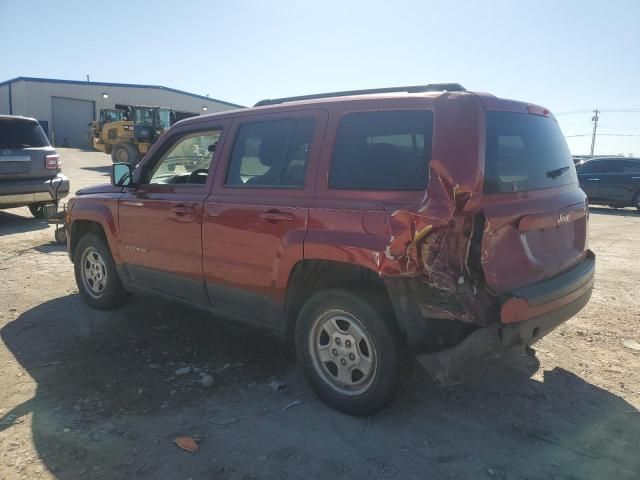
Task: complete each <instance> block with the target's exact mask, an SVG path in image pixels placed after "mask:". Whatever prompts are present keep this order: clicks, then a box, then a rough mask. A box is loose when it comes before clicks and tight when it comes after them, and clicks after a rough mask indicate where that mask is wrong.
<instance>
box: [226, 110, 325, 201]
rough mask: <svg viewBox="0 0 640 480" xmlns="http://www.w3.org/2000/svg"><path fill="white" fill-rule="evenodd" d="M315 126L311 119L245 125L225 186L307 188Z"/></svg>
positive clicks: (234, 147)
mask: <svg viewBox="0 0 640 480" xmlns="http://www.w3.org/2000/svg"><path fill="white" fill-rule="evenodd" d="M313 127H314V121H313V119H310V118H304V119H291V120H273V121H269V122H258V123H247V124H245V125H242V126H241V127H240V129H239V130H238V134H237V136H236V141H235V144H234V146H233V153H232V154H231V162H230V164H229V170H228V172H227V178H226V181H225V185H232V186H237V187H272V188H274V187H275V188H277V187H303V186H304V177H305V171H306V167H307V157H308V155H309V148H310V146H311V141H312V138H313Z"/></svg>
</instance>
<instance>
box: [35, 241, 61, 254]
mask: <svg viewBox="0 0 640 480" xmlns="http://www.w3.org/2000/svg"><path fill="white" fill-rule="evenodd" d="M33 249H34V250H36V251H37V252H40V253H60V252H66V251H67V244H66V243H63V242H56V241H51V242H49V243H45V244H43V245H38V246H36V247H33Z"/></svg>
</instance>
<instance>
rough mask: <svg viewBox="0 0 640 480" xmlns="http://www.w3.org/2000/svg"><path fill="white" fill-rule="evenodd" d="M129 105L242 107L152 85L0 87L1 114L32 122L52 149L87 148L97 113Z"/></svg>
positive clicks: (12, 83)
mask: <svg viewBox="0 0 640 480" xmlns="http://www.w3.org/2000/svg"><path fill="white" fill-rule="evenodd" d="M132 105H149V106H159V107H167V108H171V109H172V110H174V111H176V112H178V114H180V113H182V114H184V116H190V115H187V114H204V113H212V112H218V111H222V110H231V109H234V108H240V107H241V105H236V104H233V103H229V102H224V101H222V100H216V99H215V98H209V97H208V96H203V95H196V94H194V93H188V92H183V91H181V90H176V89H174V88H167V87H161V86H156V85H134V84H126V83H107V82H88V81H87V82H83V81H76V80H56V79H52V78H31V77H18V78H13V79H11V80H7V81H5V82H2V83H0V114H10V115H25V116H27V117H33V118H36V119H37V120H38V121H39V122H40V124H41V125H42V127H43V128H44V130H45V132H47V135H48V136H49V139H50V140H51V142H52V143H53V144H54V145H55V146H68V147H76V148H85V147H87V146H88V134H89V124H90V123H91V122H92V121H93V120H96V119H97V118H98V115H99V112H100V109H103V108H123V109H124V108H126V107H127V106H132Z"/></svg>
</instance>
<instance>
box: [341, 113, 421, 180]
mask: <svg viewBox="0 0 640 480" xmlns="http://www.w3.org/2000/svg"><path fill="white" fill-rule="evenodd" d="M432 130H433V116H432V113H431V112H430V111H425V110H404V111H385V112H358V113H350V114H348V115H345V117H344V118H343V120H342V122H340V126H339V128H338V133H337V136H336V144H335V147H334V150H333V160H332V163H331V172H330V174H329V186H330V187H332V188H345V189H357V190H423V189H424V188H426V186H427V172H428V168H429V159H430V158H431V137H432Z"/></svg>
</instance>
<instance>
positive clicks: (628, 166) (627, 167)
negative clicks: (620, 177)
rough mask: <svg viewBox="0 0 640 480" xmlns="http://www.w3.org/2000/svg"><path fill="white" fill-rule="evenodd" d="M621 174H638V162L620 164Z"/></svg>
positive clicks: (639, 163)
mask: <svg viewBox="0 0 640 480" xmlns="http://www.w3.org/2000/svg"><path fill="white" fill-rule="evenodd" d="M622 172H623V173H640V160H624V161H623V162H622Z"/></svg>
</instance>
